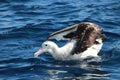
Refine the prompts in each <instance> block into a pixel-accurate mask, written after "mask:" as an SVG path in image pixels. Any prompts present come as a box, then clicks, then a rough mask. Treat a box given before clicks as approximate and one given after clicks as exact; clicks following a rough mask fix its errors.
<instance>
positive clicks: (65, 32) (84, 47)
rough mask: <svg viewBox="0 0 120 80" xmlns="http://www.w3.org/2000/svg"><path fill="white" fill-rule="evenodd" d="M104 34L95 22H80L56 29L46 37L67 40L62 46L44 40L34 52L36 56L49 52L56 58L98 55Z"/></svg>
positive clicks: (79, 57) (68, 58) (76, 58)
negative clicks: (40, 46)
mask: <svg viewBox="0 0 120 80" xmlns="http://www.w3.org/2000/svg"><path fill="white" fill-rule="evenodd" d="M105 38H106V36H105V35H104V34H102V29H101V28H100V27H99V26H98V25H97V24H95V23H91V22H82V23H79V24H76V25H73V26H70V27H67V28H65V29H62V30H59V31H56V32H54V33H52V34H50V35H49V36H48V39H56V40H68V42H67V43H66V44H65V45H64V46H63V47H58V45H57V44H56V43H54V42H52V41H50V40H49V41H48V40H47V41H45V42H43V44H42V48H40V49H39V50H38V51H37V52H36V53H35V54H34V56H35V57H38V56H39V55H40V54H41V53H43V52H48V53H50V54H51V55H52V56H53V58H54V59H57V60H81V59H86V58H87V57H99V56H98V53H99V51H100V50H101V48H102V45H103V41H104V40H105Z"/></svg>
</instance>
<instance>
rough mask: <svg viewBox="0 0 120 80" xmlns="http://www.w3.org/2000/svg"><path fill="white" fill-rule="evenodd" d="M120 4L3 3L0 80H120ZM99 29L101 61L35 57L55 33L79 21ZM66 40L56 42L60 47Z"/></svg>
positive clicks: (66, 0) (76, 0) (72, 0)
mask: <svg viewBox="0 0 120 80" xmlns="http://www.w3.org/2000/svg"><path fill="white" fill-rule="evenodd" d="M119 3H120V0H0V80H119V79H120V63H119V62H120V4H119ZM86 21H89V22H93V23H96V24H98V25H100V26H101V27H102V28H103V30H104V32H103V33H104V34H106V36H107V39H106V41H105V42H104V45H103V48H102V50H101V52H100V53H99V55H100V56H101V57H102V61H101V62H88V61H80V62H76V61H57V60H54V59H53V57H52V56H51V55H49V54H42V55H41V56H39V58H34V56H33V54H34V52H36V51H37V50H38V49H39V48H40V46H41V44H42V42H44V41H45V40H46V39H47V37H48V35H49V34H50V33H52V32H54V31H57V30H60V29H63V28H65V27H68V26H70V25H74V24H77V23H80V22H86ZM62 44H64V41H61V42H58V45H59V46H62Z"/></svg>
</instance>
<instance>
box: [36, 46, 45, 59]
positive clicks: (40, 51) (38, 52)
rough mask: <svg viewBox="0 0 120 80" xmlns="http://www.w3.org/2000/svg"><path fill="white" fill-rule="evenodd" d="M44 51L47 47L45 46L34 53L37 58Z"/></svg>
mask: <svg viewBox="0 0 120 80" xmlns="http://www.w3.org/2000/svg"><path fill="white" fill-rule="evenodd" d="M43 52H45V49H44V48H40V49H39V50H38V51H37V52H35V53H34V57H35V58H37V57H38V56H39V55H40V54H42V53H43Z"/></svg>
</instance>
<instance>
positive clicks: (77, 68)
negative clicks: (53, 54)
mask: <svg viewBox="0 0 120 80" xmlns="http://www.w3.org/2000/svg"><path fill="white" fill-rule="evenodd" d="M101 63H102V62H101V61H99V62H98V61H97V62H96V59H94V60H93V59H92V60H91V59H87V60H84V61H54V63H53V64H52V65H50V68H49V70H47V73H48V74H50V75H51V79H60V80H61V79H75V80H76V79H78V80H79V79H82V80H83V79H103V78H108V77H109V74H108V72H107V71H103V70H102V66H101Z"/></svg>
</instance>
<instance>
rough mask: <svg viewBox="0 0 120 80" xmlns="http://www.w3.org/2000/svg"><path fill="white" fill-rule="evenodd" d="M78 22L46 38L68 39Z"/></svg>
mask: <svg viewBox="0 0 120 80" xmlns="http://www.w3.org/2000/svg"><path fill="white" fill-rule="evenodd" d="M78 25H79V24H76V25H73V26H70V27H67V28H64V29H62V30H59V31H56V32H54V33H52V34H50V35H49V36H48V39H56V40H69V39H71V38H72V37H73V35H74V32H76V30H77V27H78Z"/></svg>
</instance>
